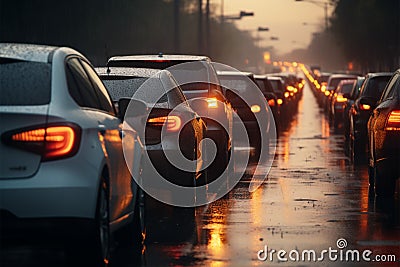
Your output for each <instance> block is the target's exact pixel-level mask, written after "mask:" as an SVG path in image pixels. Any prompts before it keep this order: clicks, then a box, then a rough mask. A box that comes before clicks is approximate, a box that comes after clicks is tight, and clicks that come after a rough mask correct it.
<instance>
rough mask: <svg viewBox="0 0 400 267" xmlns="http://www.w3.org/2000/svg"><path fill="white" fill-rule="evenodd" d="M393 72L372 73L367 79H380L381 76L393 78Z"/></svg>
mask: <svg viewBox="0 0 400 267" xmlns="http://www.w3.org/2000/svg"><path fill="white" fill-rule="evenodd" d="M392 75H393V72H370V73H367V75H366V76H365V77H367V78H373V77H380V76H392Z"/></svg>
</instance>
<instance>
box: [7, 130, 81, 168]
mask: <svg viewBox="0 0 400 267" xmlns="http://www.w3.org/2000/svg"><path fill="white" fill-rule="evenodd" d="M5 135H6V137H5V140H4V141H5V143H6V144H8V145H10V146H15V147H18V148H20V149H23V150H28V151H31V152H33V153H36V154H40V155H42V160H43V161H46V160H54V159H59V158H65V157H70V156H73V155H75V154H76V152H77V151H78V148H79V139H80V128H79V127H77V126H75V125H54V126H48V127H38V128H36V129H29V130H21V131H18V132H15V131H14V132H13V133H9V134H7V133H6V134H5Z"/></svg>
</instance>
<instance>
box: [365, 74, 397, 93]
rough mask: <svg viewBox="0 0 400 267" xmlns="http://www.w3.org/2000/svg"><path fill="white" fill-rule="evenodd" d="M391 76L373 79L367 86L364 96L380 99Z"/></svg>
mask: <svg viewBox="0 0 400 267" xmlns="http://www.w3.org/2000/svg"><path fill="white" fill-rule="evenodd" d="M390 77H391V76H379V77H372V78H371V79H370V80H369V81H368V84H366V87H365V92H364V93H363V95H365V96H370V97H373V98H374V99H379V98H380V97H381V95H382V92H383V90H384V89H385V87H386V84H387V83H388V81H389V80H390Z"/></svg>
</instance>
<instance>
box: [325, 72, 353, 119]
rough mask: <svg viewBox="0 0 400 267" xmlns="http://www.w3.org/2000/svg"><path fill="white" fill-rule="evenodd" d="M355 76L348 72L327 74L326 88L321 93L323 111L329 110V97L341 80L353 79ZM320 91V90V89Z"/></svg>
mask: <svg viewBox="0 0 400 267" xmlns="http://www.w3.org/2000/svg"><path fill="white" fill-rule="evenodd" d="M355 78H357V76H354V75H348V74H332V75H331V76H329V79H328V82H327V85H326V90H325V91H324V92H323V94H321V97H320V98H321V103H322V107H323V108H324V110H325V111H328V110H329V104H330V98H331V96H332V95H333V93H334V92H335V90H336V88H337V86H338V85H339V83H340V81H341V80H346V79H355ZM321 92H322V90H321Z"/></svg>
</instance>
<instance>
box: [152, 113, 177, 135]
mask: <svg viewBox="0 0 400 267" xmlns="http://www.w3.org/2000/svg"><path fill="white" fill-rule="evenodd" d="M164 125H165V127H166V130H167V131H169V132H177V131H179V129H180V128H181V126H182V120H181V118H179V117H178V116H162V117H156V118H151V119H148V120H147V126H150V127H151V126H152V127H163V126H164Z"/></svg>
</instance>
